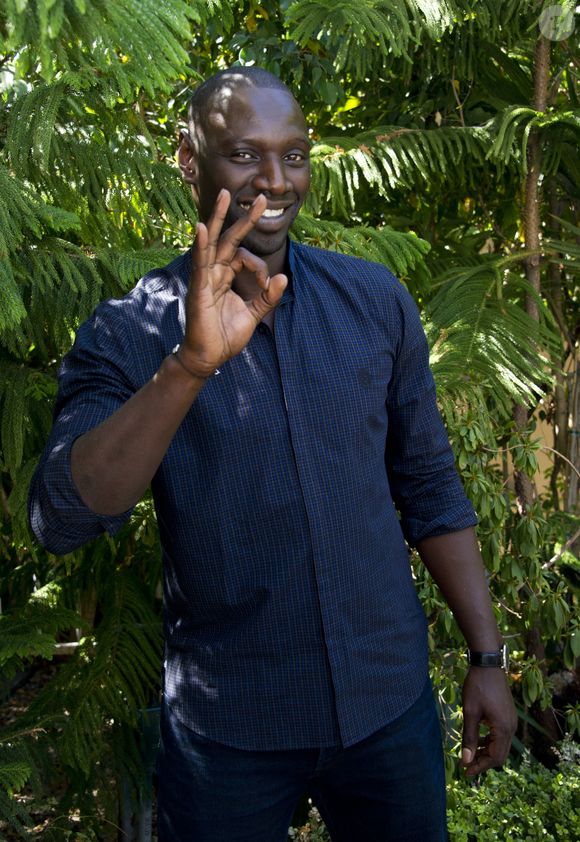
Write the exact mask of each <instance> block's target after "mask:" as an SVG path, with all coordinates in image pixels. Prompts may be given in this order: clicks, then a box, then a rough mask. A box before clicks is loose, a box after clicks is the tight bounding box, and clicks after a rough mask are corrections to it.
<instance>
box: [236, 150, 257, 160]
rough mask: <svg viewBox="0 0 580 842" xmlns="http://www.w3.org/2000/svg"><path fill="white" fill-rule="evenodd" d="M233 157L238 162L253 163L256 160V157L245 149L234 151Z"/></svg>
mask: <svg viewBox="0 0 580 842" xmlns="http://www.w3.org/2000/svg"><path fill="white" fill-rule="evenodd" d="M231 157H232V158H233V159H234V160H236V161H252V160H253V159H254V155H252V153H251V152H247V151H246V150H245V149H236V150H234V152H232V154H231Z"/></svg>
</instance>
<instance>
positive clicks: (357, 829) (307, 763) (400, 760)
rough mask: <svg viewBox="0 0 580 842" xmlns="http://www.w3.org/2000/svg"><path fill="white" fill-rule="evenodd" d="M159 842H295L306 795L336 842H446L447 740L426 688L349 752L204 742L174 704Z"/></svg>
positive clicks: (165, 733)
mask: <svg viewBox="0 0 580 842" xmlns="http://www.w3.org/2000/svg"><path fill="white" fill-rule="evenodd" d="M158 772H159V791H158V831H159V842H286V840H287V833H288V827H289V825H290V822H291V820H292V815H293V812H294V809H295V807H296V804H297V802H298V800H299V798H300V796H301V795H302V794H303V793H304V792H307V793H308V794H309V795H310V797H311V798H312V800H313V801H314V803H315V804H316V806H317V807H318V809H319V810H320V813H321V815H322V818H323V819H324V821H325V822H326V826H327V827H328V830H329V832H330V835H331V837H332V840H333V842H403V841H404V842H444V840H446V839H447V830H446V821H445V776H444V770H443V755H442V749H441V732H440V727H439V721H438V717H437V713H436V708H435V704H434V700H433V693H432V690H431V685H430V683H427V685H426V687H425V689H424V691H423V693H422V694H421V696H420V698H419V699H418V701H417V702H415V704H414V705H413V706H412V707H411V708H410V709H409V710H408V711H407V712H406V713H405V714H403V716H401V717H399V718H398V719H397V720H395V722H392V723H390V724H389V725H387V726H386V727H385V728H381V730H380V731H377V732H376V733H375V734H372V735H371V736H370V737H367V738H366V739H365V740H362V741H361V742H360V743H357V744H356V745H354V746H350V747H349V748H342V747H341V746H336V747H332V748H323V749H305V750H302V749H299V750H293V751H242V750H239V749H235V748H231V747H229V746H225V745H222V744H221V743H215V742H213V741H211V740H208V739H205V738H204V737H200V736H199V735H197V734H195V733H194V732H193V731H191V730H189V729H188V728H186V727H185V726H184V725H182V724H181V722H179V720H178V719H177V717H176V716H175V715H173V714H172V712H171V711H170V710H168V709H167V706H165V707H164V708H163V710H162V714H161V746H160V752H159V760H158Z"/></svg>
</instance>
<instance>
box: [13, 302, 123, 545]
mask: <svg viewBox="0 0 580 842" xmlns="http://www.w3.org/2000/svg"><path fill="white" fill-rule="evenodd" d="M135 391H136V388H135V386H134V378H133V365H132V359H131V349H130V341H129V337H128V336H127V335H126V332H124V331H123V329H122V325H121V324H120V322H119V320H118V317H117V316H116V314H115V311H114V308H113V307H112V306H111V304H110V303H109V302H105V303H104V304H102V305H100V307H99V308H98V309H97V310H96V311H95V313H94V314H93V316H92V318H91V319H89V320H88V321H87V322H85V323H84V324H83V325H82V326H81V327H80V329H79V331H78V334H77V337H76V340H75V343H74V346H73V348H72V350H71V351H70V352H69V354H67V356H66V357H65V358H64V360H63V363H62V365H61V369H60V373H59V388H58V397H57V402H56V406H55V410H54V425H53V429H52V432H51V435H50V438H49V440H48V443H47V445H46V448H45V450H44V453H43V454H42V456H41V459H40V462H39V464H38V467H37V469H36V471H35V473H34V476H33V478H32V482H31V485H30V491H29V496H28V514H29V520H30V526H31V528H32V531H33V533H34V535H35V536H36V538H37V539H38V541H40V543H41V544H42V545H43V546H44V547H46V549H47V550H49V551H50V552H53V553H56V554H62V553H67V552H71V551H72V550H74V549H76V548H77V547H79V546H81V545H82V544H84V543H86V542H87V541H90V540H91V539H93V538H96V537H97V536H98V535H100V534H102V533H103V532H105V531H106V532H108V533H109V534H111V535H112V534H114V533H115V532H117V531H118V530H119V529H120V527H121V526H122V525H123V524H124V523H125V521H126V520H127V519H128V518H129V516H130V514H131V511H132V510H131V509H130V510H128V511H126V512H124V513H123V514H120V515H116V516H114V517H112V516H109V515H100V514H97V513H95V512H93V511H91V509H89V508H88V507H87V506H86V505H85V503H84V502H83V500H82V499H81V497H80V495H79V493H78V491H77V489H76V486H75V484H74V481H73V478H72V474H71V467H70V454H71V449H72V446H73V444H74V442H75V440H76V439H77V438H78V437H79V436H81V435H83V433H86V432H88V431H89V430H91V429H93V428H94V427H96V426H98V425H99V424H100V423H101V422H103V421H104V420H105V419H106V418H108V417H109V416H110V415H112V414H113V413H114V412H115V411H116V410H117V409H118V408H119V407H120V406H122V404H123V403H125V401H127V400H128V399H129V398H130V397H131V395H132V394H134V392H135Z"/></svg>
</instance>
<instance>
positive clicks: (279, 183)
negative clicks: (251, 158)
mask: <svg viewBox="0 0 580 842" xmlns="http://www.w3.org/2000/svg"><path fill="white" fill-rule="evenodd" d="M253 187H254V189H255V190H256V191H259V192H265V193H272V194H278V195H281V194H283V193H287V192H288V191H289V190H291V185H290V184H289V183H288V179H287V176H286V167H285V166H284V162H283V161H281V160H280V158H278V156H277V155H267V156H264V157H263V158H262V160H261V161H260V164H259V167H258V171H257V173H256V174H255V176H254V179H253Z"/></svg>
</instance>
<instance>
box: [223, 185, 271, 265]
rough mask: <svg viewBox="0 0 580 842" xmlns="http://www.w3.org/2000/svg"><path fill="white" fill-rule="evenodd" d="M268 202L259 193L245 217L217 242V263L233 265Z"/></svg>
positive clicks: (237, 221)
mask: <svg viewBox="0 0 580 842" xmlns="http://www.w3.org/2000/svg"><path fill="white" fill-rule="evenodd" d="M267 204H268V200H267V199H266V197H265V196H264V194H263V193H259V194H258V195H257V196H256V198H255V199H254V201H253V202H252V205H251V207H250V209H249V211H248V212H247V214H246V215H245V216H243V217H242V218H241V219H238V220H236V222H234V224H233V225H232V226H231V227H230V228H228V229H227V231H225V232H224V233H223V234H222V236H221V237H220V238H219V240H218V242H217V252H219V254H218V253H217V252H216V257H215V262H218V261H219V262H220V263H231V261H232V260H233V259H234V256H235V254H236V252H237V250H238V248H239V246H240V244H241V243H242V241H243V239H244V237H245V236H246V235H247V234H249V232H250V231H251V230H252V228H255V226H256V224H257V223H258V221H259V219H260V217H261V216H262V214H263V213H264V211H265V210H266V206H267Z"/></svg>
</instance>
